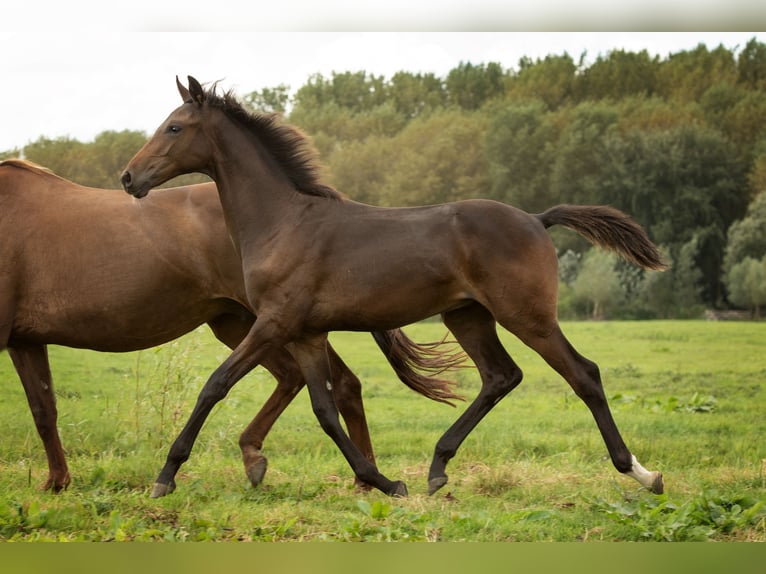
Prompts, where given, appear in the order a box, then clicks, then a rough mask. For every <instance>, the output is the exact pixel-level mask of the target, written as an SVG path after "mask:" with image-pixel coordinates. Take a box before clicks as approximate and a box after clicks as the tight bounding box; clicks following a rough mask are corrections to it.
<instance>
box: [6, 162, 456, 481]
mask: <svg viewBox="0 0 766 574" xmlns="http://www.w3.org/2000/svg"><path fill="white" fill-rule="evenodd" d="M0 233H2V237H3V240H2V242H0V261H1V262H2V267H0V350H2V349H4V348H6V347H7V348H8V351H9V353H10V356H11V358H12V360H13V363H14V366H15V367H16V371H17V373H18V375H19V377H20V378H21V381H22V384H23V386H24V390H25V392H26V395H27V399H28V401H29V406H30V408H31V410H32V414H33V416H34V420H35V424H36V426H37V430H38V432H39V434H40V437H41V438H42V441H43V444H44V445H45V451H46V453H47V457H48V467H49V476H48V480H47V482H46V483H45V488H50V489H52V490H53V491H56V492H57V491H60V490H61V489H64V488H66V486H67V485H68V484H69V482H70V475H69V470H68V468H67V463H66V458H65V455H64V450H63V447H62V445H61V440H60V437H59V434H58V431H57V428H56V422H57V412H56V403H55V396H54V392H53V381H52V378H51V371H50V365H49V363H48V354H47V345H48V344H56V345H65V346H69V347H79V348H85V349H94V350H97V351H109V352H123V351H133V350H136V349H145V348H148V347H153V346H155V345H159V344H161V343H165V342H167V341H170V340H172V339H175V338H177V337H179V336H181V335H183V334H185V333H188V332H189V331H191V330H192V329H194V328H195V327H197V326H198V325H201V324H202V323H207V324H208V325H209V326H210V328H211V329H212V331H213V333H214V334H215V336H216V337H217V338H218V339H219V340H220V341H222V342H223V343H225V344H226V345H228V346H229V347H230V348H232V349H233V348H235V347H236V346H237V345H238V344H239V342H240V341H241V340H242V339H243V338H244V336H245V335H246V334H247V332H248V331H249V330H250V328H251V326H252V325H253V322H254V320H255V317H254V316H253V314H252V312H251V310H250V307H249V305H248V302H247V298H246V296H245V292H244V281H243V278H242V266H241V263H240V259H239V257H238V255H237V253H236V252H235V251H234V246H233V245H232V243H231V240H230V238H229V235H228V232H227V230H226V225H225V223H224V219H223V213H222V211H221V204H220V201H219V198H218V194H217V193H216V189H215V184H213V183H207V184H201V185H193V186H188V187H182V188H173V189H168V190H165V191H163V193H161V194H157V195H156V196H153V197H152V201H148V202H138V201H136V200H133V199H130V198H129V197H127V196H126V195H125V193H124V192H123V191H121V190H103V189H93V188H87V187H83V186H80V185H77V184H75V183H72V182H70V181H67V180H65V179H63V178H61V177H58V176H56V175H54V174H53V173H51V172H49V171H47V170H44V169H42V168H40V167H38V166H35V165H33V164H30V163H28V162H22V161H16V160H12V161H6V162H2V163H0ZM374 336H375V339H376V341H377V342H378V345H379V346H380V348H381V350H382V351H383V352H384V353H385V355H386V357H387V358H388V359H389V361H390V362H391V364H392V365H393V367H394V370H395V371H396V373H397V375H398V376H399V377H400V378H401V380H402V381H403V382H405V383H406V384H408V385H409V386H411V387H412V388H414V389H415V390H417V391H418V392H420V393H422V394H424V395H426V396H429V397H430V398H433V399H435V400H439V401H444V402H448V401H449V400H450V399H452V398H455V395H454V394H453V393H452V392H451V391H450V390H449V385H448V383H447V382H446V381H443V380H441V379H438V378H435V377H429V376H426V375H425V374H423V373H422V372H418V370H416V369H425V370H426V371H432V372H433V371H440V370H442V369H444V368H448V367H451V366H455V365H456V363H457V361H459V357H458V356H457V355H450V354H441V353H439V352H437V351H438V349H436V348H435V347H434V346H419V345H417V344H416V343H414V342H412V341H410V340H409V339H408V338H407V337H406V336H404V334H403V333H401V332H399V331H392V332H380V333H374ZM330 359H331V363H332V370H333V378H334V380H335V381H336V385H335V387H334V391H335V399H336V401H337V403H338V407H339V409H340V411H341V413H342V414H343V417H344V419H345V420H346V423H347V425H348V429H349V433H350V434H351V436H352V438H353V441H354V443H355V444H356V445H357V446H358V447H359V448H360V450H361V451H362V452H363V453H364V455H365V457H367V458H368V459H369V460H370V461H374V456H373V450H372V445H371V443H370V436H369V433H368V431H367V423H366V420H365V414H364V409H363V405H362V396H361V389H360V383H359V380H358V379H357V378H356V376H355V375H354V374H353V373H352V372H351V371H350V370H349V369H348V367H347V366H346V365H345V364H344V363H343V361H342V360H341V359H340V357H338V355H337V354H335V353H334V352H333V351H330ZM263 365H264V367H266V368H267V369H268V370H269V371H270V372H271V373H272V374H273V375H274V376H275V377H276V379H277V387H276V389H275V391H274V393H273V394H272V395H271V397H270V398H269V399H268V400H267V402H266V403H265V404H264V406H263V408H262V409H261V411H260V412H259V413H258V415H257V416H256V417H255V418H254V419H253V421H252V422H251V423H250V425H248V427H247V429H246V430H245V431H244V432H243V433H242V436H241V438H240V446H241V448H242V456H243V462H244V464H245V468H246V471H247V474H248V477H249V478H250V480H251V482H252V483H253V484H254V485H255V484H258V482H260V480H261V479H262V477H263V473H264V472H265V470H266V458H265V457H264V456H263V455H262V454H261V452H260V449H261V446H262V444H263V440H264V438H265V436H266V434H267V433H268V432H269V429H270V428H271V426H272V424H273V423H274V421H275V420H276V419H277V417H278V416H279V415H280V413H281V412H282V411H283V410H284V409H285V408H286V407H287V405H288V404H289V403H290V401H292V399H293V398H294V397H295V396H296V394H297V393H298V391H299V390H300V389H301V388H302V387H303V385H304V380H303V376H302V375H301V372H300V369H299V368H298V365H297V363H296V362H295V360H294V359H293V358H292V356H291V355H290V354H289V353H288V352H287V351H285V350H284V349H283V348H279V347H274V348H273V349H272V351H271V353H270V355H269V356H268V357H267V358H266V360H265V361H264V363H263Z"/></svg>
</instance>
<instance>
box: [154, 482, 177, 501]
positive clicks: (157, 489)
mask: <svg viewBox="0 0 766 574" xmlns="http://www.w3.org/2000/svg"><path fill="white" fill-rule="evenodd" d="M175 489H176V485H175V484H161V483H159V482H155V483H154V486H153V487H152V494H151V497H152V498H162V497H163V496H166V495H168V494H170V493H171V492H173V491H174V490H175Z"/></svg>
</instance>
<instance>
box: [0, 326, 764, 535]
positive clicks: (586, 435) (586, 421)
mask: <svg viewBox="0 0 766 574" xmlns="http://www.w3.org/2000/svg"><path fill="white" fill-rule="evenodd" d="M563 328H564V331H565V333H566V334H567V336H568V337H569V338H570V340H571V341H572V343H573V344H574V345H575V347H576V348H577V349H578V350H579V351H580V352H581V353H582V354H584V355H585V356H587V357H588V358H590V359H592V360H594V361H596V362H597V363H598V364H599V366H600V368H601V373H602V378H603V381H604V386H605V389H606V394H607V397H608V398H609V401H610V405H611V408H612V411H613V413H614V416H615V419H616V421H617V424H618V426H619V428H620V430H621V432H622V434H623V437H624V438H625V440H626V442H627V444H628V446H629V447H630V448H631V450H632V451H633V452H634V453H635V454H636V456H637V457H638V458H639V460H640V461H641V462H642V464H643V465H644V466H646V467H647V468H649V469H651V470H660V471H662V472H663V473H664V476H665V493H664V494H662V495H659V496H657V495H653V494H650V493H648V492H646V491H645V490H642V489H641V488H640V487H639V485H638V483H636V482H635V481H633V480H632V479H629V478H626V477H623V476H621V475H620V474H619V473H617V472H616V471H615V470H614V468H613V467H612V464H611V462H610V461H609V460H608V457H607V453H606V448H605V447H604V445H603V442H602V440H601V437H600V435H599V433H598V431H597V429H596V426H595V423H594V421H593V419H592V417H591V415H590V413H589V412H588V410H587V408H586V407H585V406H584V404H583V403H581V402H580V400H579V399H577V397H575V395H574V394H573V392H572V391H571V389H570V388H569V386H568V385H567V384H566V383H565V382H564V381H563V380H562V379H561V378H560V377H559V376H558V375H557V374H556V373H554V372H553V371H552V370H551V369H550V368H549V367H548V366H547V365H545V364H544V363H543V362H542V360H541V359H540V358H539V357H538V356H537V355H535V354H534V353H533V352H532V351H530V350H529V349H527V348H526V347H524V346H523V345H522V344H520V343H519V342H518V341H517V340H516V339H514V338H513V337H512V336H510V335H508V334H507V333H503V334H502V336H503V339H504V341H505V343H506V344H507V348H508V349H509V351H510V353H511V355H512V356H513V357H514V358H515V360H516V361H517V362H518V363H519V365H520V366H521V368H522V369H523V371H524V374H525V377H524V381H523V382H522V384H521V385H520V386H519V387H518V388H517V389H516V390H514V391H513V392H512V393H511V394H510V395H509V396H508V397H506V398H505V399H504V400H503V401H502V402H500V403H499V404H498V405H497V406H496V407H495V408H494V410H493V411H492V412H491V413H490V414H489V415H488V416H487V417H486V418H485V420H484V421H483V422H482V423H481V424H480V425H479V426H478V427H477V429H476V430H475V431H474V432H473V433H472V434H471V435H470V436H469V437H468V439H467V440H466V441H465V443H464V444H463V445H462V447H461V449H460V450H459V451H458V454H457V456H456V457H455V458H454V459H453V460H452V461H451V462H450V464H449V466H448V467H447V472H448V473H449V477H450V481H449V483H448V484H447V485H446V486H445V487H444V488H443V489H442V490H440V491H439V492H437V493H436V494H435V495H433V496H428V494H427V485H426V482H427V480H426V477H427V473H428V466H429V464H430V460H431V456H432V453H433V447H434V445H435V443H436V441H437V440H438V438H439V436H440V435H441V434H442V432H443V431H444V430H446V428H447V427H448V426H449V425H450V424H451V423H452V421H454V420H455V418H456V417H457V416H458V415H459V413H460V412H461V411H462V409H464V408H465V404H464V403H460V404H458V405H457V407H456V408H452V407H450V406H447V405H443V404H438V403H434V402H432V401H429V400H427V399H425V398H423V397H420V396H418V395H416V394H415V393H413V392H412V391H410V390H409V389H407V388H406V387H404V386H403V385H402V384H401V383H399V382H398V380H396V379H395V377H394V376H393V374H392V372H391V370H390V368H389V367H388V366H387V364H386V362H385V360H384V359H383V357H382V356H381V355H380V353H379V351H378V350H377V347H376V346H375V344H374V342H373V340H372V338H371V337H370V336H369V335H368V334H365V333H335V334H333V335H332V336H331V340H332V342H333V344H334V345H335V347H336V348H337V349H338V350H339V352H340V354H341V355H342V357H343V358H344V359H345V360H346V362H347V363H348V364H349V365H350V366H351V368H352V369H353V370H354V372H355V373H356V374H357V375H358V376H359V377H360V379H361V380H362V383H363V388H364V400H365V406H366V410H367V417H368V423H369V426H370V432H371V435H372V439H373V445H374V447H375V451H376V457H377V462H378V466H379V468H380V469H381V471H382V472H383V473H384V474H386V475H387V476H388V477H389V478H392V479H402V480H404V481H405V482H406V483H407V485H408V487H409V493H410V495H409V497H407V498H402V499H400V498H396V499H394V498H389V497H386V496H385V495H383V494H381V493H379V492H377V491H371V492H368V491H363V490H360V489H357V488H355V487H354V486H353V476H352V474H351V471H350V469H349V467H348V465H347V463H346V461H345V460H344V459H343V457H342V456H341V454H340V453H339V452H338V450H337V449H336V448H335V446H334V444H333V443H332V442H331V440H330V439H329V438H327V437H326V436H325V435H324V433H323V432H322V431H321V429H320V428H319V425H318V423H317V422H316V419H315V418H314V416H313V414H312V412H311V408H310V404H309V401H308V394H307V393H306V392H305V391H304V392H302V393H301V394H300V395H299V396H298V397H297V398H296V400H295V401H294V403H293V404H292V405H291V406H290V407H289V408H288V410H287V411H286V412H285V413H284V415H283V416H282V417H281V418H280V419H279V420H278V421H277V423H276V425H275V426H274V428H273V430H272V432H271V434H270V435H269V436H268V438H267V439H266V443H265V447H264V453H265V454H266V455H267V456H268V457H269V469H268V472H267V474H266V477H265V480H264V482H263V484H261V485H260V486H259V487H258V488H253V487H251V486H250V484H249V483H248V482H247V479H246V477H245V475H244V472H243V469H242V465H241V462H240V454H239V447H238V444H237V440H238V437H239V433H240V432H241V430H242V429H243V428H244V427H245V425H246V424H247V423H248V422H249V420H250V419H251V418H252V416H254V415H255V413H256V412H257V410H258V409H259V407H260V405H261V404H262V403H263V401H264V400H265V398H266V397H267V396H268V394H270V392H271V391H272V389H273V387H274V384H273V380H272V379H271V377H270V375H268V373H266V372H265V371H262V370H260V369H258V370H256V371H254V372H253V373H251V374H250V375H248V376H247V377H246V378H245V379H244V380H242V381H241V382H240V383H239V384H238V385H237V386H236V387H235V388H234V389H233V390H232V392H231V393H230V394H229V396H228V397H227V398H226V400H225V401H223V402H222V403H221V404H220V405H219V406H217V407H216V409H215V410H214V411H213V413H212V415H211V417H210V418H209V420H208V422H207V424H206V425H205V427H204V428H203V430H202V433H201V434H200V437H199V440H198V442H197V444H196V446H195V449H194V450H193V452H192V456H191V458H190V460H189V461H188V462H187V463H186V464H185V465H184V466H183V467H182V468H181V471H180V473H179V474H178V476H177V483H178V490H177V491H176V492H174V493H173V494H171V495H169V496H167V497H165V498H161V499H151V498H150V497H149V491H150V488H151V484H152V482H153V481H154V479H155V478H156V475H157V473H158V472H159V470H160V468H161V466H162V464H163V462H164V459H165V454H166V452H167V449H168V447H169V446H170V444H171V442H172V440H173V439H174V438H175V436H176V434H177V432H178V431H179V430H180V428H181V426H182V425H183V423H184V422H185V420H186V417H187V416H188V413H189V412H190V410H191V408H192V406H193V404H194V401H195V399H196V396H197V392H198V391H199V389H200V388H201V386H202V385H203V384H204V381H205V380H206V378H207V376H208V375H209V374H210V372H212V370H213V369H214V368H215V367H216V366H217V365H218V364H219V363H220V362H221V361H222V360H223V359H224V358H225V357H226V355H227V350H226V349H225V348H224V347H223V346H221V345H220V344H219V343H217V342H216V341H215V340H214V339H213V337H212V336H211V335H210V333H209V331H207V330H206V328H200V329H198V330H197V331H195V332H193V333H191V334H189V335H187V336H186V337H184V338H182V339H179V340H177V341H175V342H173V343H170V344H168V345H165V346H163V347H160V348H157V349H152V350H147V351H141V352H136V353H127V354H104V353H96V352H92V351H83V350H74V349H67V348H61V347H51V348H50V358H51V365H52V370H53V376H54V385H55V389H56V394H57V400H58V409H59V428H60V432H61V435H62V439H63V441H64V446H65V448H66V451H67V455H68V461H69V466H70V471H71V473H72V477H73V482H72V484H71V485H70V487H69V489H68V490H67V491H65V492H63V493H62V494H60V495H53V494H51V493H48V492H43V491H41V490H40V485H41V484H42V483H43V482H44V481H45V479H46V477H47V464H46V460H45V453H44V451H43V448H42V444H41V442H40V439H39V437H38V436H37V432H36V430H35V428H34V424H33V422H32V416H31V414H30V412H29V409H28V406H27V403H26V399H25V397H24V393H23V390H22V387H21V384H20V382H19V381H18V378H17V376H16V374H15V372H14V371H13V367H12V365H11V362H10V359H9V358H8V356H7V353H3V355H4V356H2V357H0V433H1V435H2V437H3V438H2V441H0V540H15V541H35V540H51V541H57V540H59V541H105V540H117V541H120V540H136V541H197V540H200V541H201V540H222V541H223V540H240V541H249V540H253V541H303V540H312V541H319V540H339V541H388V540H392V541H496V542H500V541H508V542H510V541H568V542H575V541H584V542H595V541H761V542H765V541H766V441H765V440H764V437H766V416H764V415H766V355H765V354H764V348H765V347H766V323H764V322H736V323H735V322H703V321H647V322H568V323H564V324H563ZM406 331H407V333H408V334H409V335H410V336H412V337H413V338H416V339H417V340H420V341H427V340H436V339H439V338H441V337H442V336H443V335H444V333H445V331H444V327H443V326H442V325H441V324H440V323H437V322H424V323H420V324H417V325H413V326H411V327H409V328H407V329H406ZM452 376H453V378H454V379H455V380H456V381H457V382H458V387H457V388H458V390H459V391H460V392H461V393H463V394H464V395H465V396H467V397H468V398H473V397H474V396H475V395H476V393H477V392H478V389H479V385H480V383H479V379H478V375H477V373H476V372H475V371H474V370H473V369H465V370H460V371H458V372H456V373H453V374H452Z"/></svg>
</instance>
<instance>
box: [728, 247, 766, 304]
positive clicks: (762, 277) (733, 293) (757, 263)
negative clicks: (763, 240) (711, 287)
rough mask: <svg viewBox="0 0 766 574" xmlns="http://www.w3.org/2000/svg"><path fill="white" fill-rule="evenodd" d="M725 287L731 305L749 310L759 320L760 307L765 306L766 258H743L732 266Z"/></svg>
mask: <svg viewBox="0 0 766 574" xmlns="http://www.w3.org/2000/svg"><path fill="white" fill-rule="evenodd" d="M726 286H727V287H728V289H729V300H730V301H731V302H732V303H734V304H735V305H739V306H741V307H746V308H748V309H751V310H752V311H753V316H754V317H755V318H756V319H760V318H761V306H762V305H766V257H764V258H763V259H760V260H757V259H754V258H752V257H745V258H744V259H743V260H742V261H740V262H739V263H736V264H735V265H733V266H732V268H731V269H730V270H729V272H728V273H727V275H726Z"/></svg>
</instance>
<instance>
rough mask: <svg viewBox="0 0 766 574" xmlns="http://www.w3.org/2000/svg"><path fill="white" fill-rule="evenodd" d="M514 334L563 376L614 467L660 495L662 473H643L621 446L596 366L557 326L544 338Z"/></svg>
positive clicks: (624, 447)
mask: <svg viewBox="0 0 766 574" xmlns="http://www.w3.org/2000/svg"><path fill="white" fill-rule="evenodd" d="M516 334H517V335H518V336H519V337H520V338H521V339H522V340H523V341H524V342H525V343H526V344H527V345H529V346H530V347H531V348H533V349H534V350H535V351H537V352H538V353H539V354H540V355H541V356H542V357H543V359H545V361H546V362H547V363H548V364H549V365H550V366H551V367H553V368H554V369H555V370H556V371H557V372H558V373H559V374H560V375H561V376H562V377H564V379H566V381H567V382H568V383H569V385H570V386H571V387H572V389H573V390H574V392H575V394H576V395H577V396H578V397H580V399H582V401H583V402H584V403H585V404H586V405H587V406H588V409H590V411H591V413H592V414H593V418H594V419H595V420H596V425H597V426H598V429H599V431H600V432H601V436H602V437H603V439H604V442H605V443H606V447H607V450H608V451H609V456H610V457H611V459H612V463H613V464H614V466H615V468H616V469H617V470H618V471H620V472H621V473H623V474H626V475H628V476H630V477H632V478H634V479H635V480H637V481H638V482H639V483H640V484H641V485H642V486H644V487H645V488H647V489H648V490H650V491H651V492H653V493H655V494H662V492H663V490H664V485H663V480H662V474H661V473H659V472H652V471H648V470H646V469H645V468H644V467H643V466H641V464H640V463H639V462H638V460H636V457H635V456H633V455H632V454H631V453H630V451H629V450H628V447H627V446H625V443H624V442H623V440H622V437H621V436H620V432H619V430H618V429H617V424H616V423H615V422H614V419H613V418H612V413H611V411H610V410H609V405H608V404H607V400H606V396H605V394H604V388H603V385H602V384H601V376H600V373H599V369H598V366H597V365H596V364H595V363H593V362H592V361H589V360H588V359H586V358H585V357H583V356H582V355H580V354H579V353H578V352H577V351H576V350H575V349H574V347H572V345H571V344H570V343H569V341H567V339H566V337H565V336H564V334H563V333H562V332H561V329H560V328H559V326H558V325H556V327H555V328H554V329H553V331H552V332H551V333H550V334H549V335H546V336H540V335H535V334H531V333H526V334H519V333H516Z"/></svg>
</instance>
